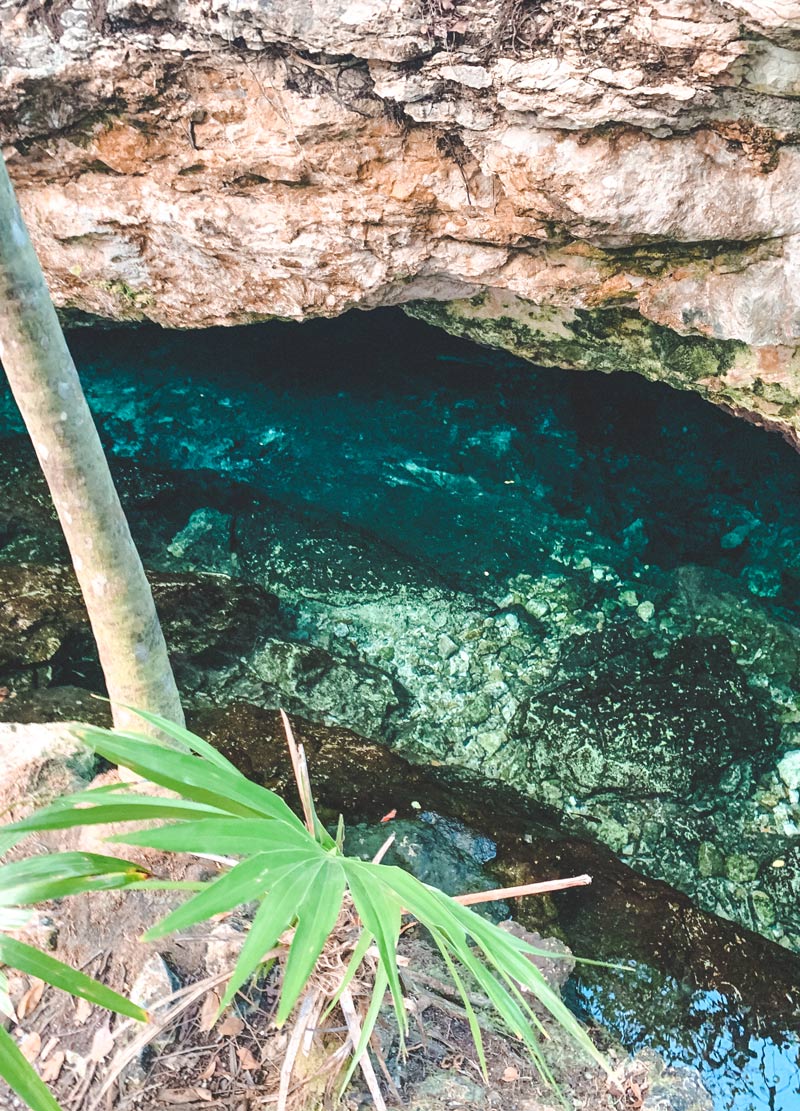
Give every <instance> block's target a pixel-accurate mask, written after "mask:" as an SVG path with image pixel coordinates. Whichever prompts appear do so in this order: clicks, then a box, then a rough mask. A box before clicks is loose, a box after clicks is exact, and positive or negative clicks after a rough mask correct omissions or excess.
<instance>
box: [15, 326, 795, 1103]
mask: <svg viewBox="0 0 800 1111" xmlns="http://www.w3.org/2000/svg"><path fill="white" fill-rule="evenodd" d="M70 346H71V349H72V351H73V353H74V356H75V359H76V362H77V363H78V366H79V370H80V372H81V375H82V378H83V381H84V385H85V389H86V394H87V397H88V399H89V402H90V405H91V406H92V409H93V412H94V413H95V417H96V420H97V423H98V426H99V429H100V432H101V436H102V438H103V442H104V445H105V447H106V449H107V450H108V452H109V455H110V456H111V458H112V461H113V470H114V473H115V478H116V480H117V482H118V485H119V488H120V493H121V496H122V499H123V502H124V504H125V507H126V511H127V513H128V516H129V519H130V522H131V526H132V530H133V533H134V537H135V539H136V541H137V544H138V545H139V547H140V550H141V551H142V554H143V558H144V560H145V563H146V565H147V566H148V568H149V569H150V570H151V571H152V572H153V574H154V576H155V577H156V578H157V580H158V581H157V588H156V595H157V601H158V604H159V607H160V610H161V612H162V617H163V619H164V622H165V626H166V632H167V639H168V641H169V642H170V644H171V646H172V648H173V653H174V658H175V664H176V672H177V674H178V679H179V684H180V685H181V687H182V689H183V691H184V693H185V694H186V697H187V701H188V704H189V706H190V707H192V708H196V709H197V710H198V711H208V710H209V709H213V708H214V707H217V706H219V705H223V704H228V703H242V704H249V705H253V706H256V707H260V708H264V707H275V706H277V705H279V704H280V705H283V706H285V707H286V708H287V709H288V710H290V711H291V712H293V713H296V714H299V715H301V716H303V717H305V718H307V719H309V720H310V721H312V722H318V723H326V724H334V725H338V726H343V727H346V728H348V729H351V730H353V731H354V732H355V733H357V734H359V735H360V736H362V737H364V738H366V739H367V740H369V741H373V742H380V743H381V744H384V745H387V746H389V747H390V748H391V749H392V750H393V752H395V753H397V754H399V755H400V756H402V757H404V758H405V759H407V760H409V761H410V762H411V763H412V764H415V765H425V766H435V767H441V766H444V767H452V768H453V769H459V770H464V771H465V772H467V773H471V774H472V775H473V776H480V777H482V779H483V780H485V781H487V782H490V783H491V784H492V785H494V786H496V787H497V788H498V789H501V788H508V789H510V790H511V791H513V792H516V794H517V795H518V796H519V797H520V798H522V799H524V800H527V802H529V803H530V804H531V806H532V807H533V808H534V810H535V813H536V815H537V818H536V821H537V822H538V823H539V824H540V825H542V826H544V825H548V823H549V826H550V827H551V828H553V829H557V830H558V834H559V836H560V837H563V838H566V839H567V842H568V843H569V839H571V838H574V839H577V840H585V841H587V842H592V843H599V844H600V845H602V846H605V848H606V849H607V850H609V851H610V854H611V856H612V857H613V858H615V859H619V860H621V861H622V862H623V863H624V864H625V865H626V866H629V867H631V868H632V869H634V871H635V872H637V873H639V874H641V875H642V876H644V877H647V878H648V879H649V880H652V881H656V882H658V881H665V882H666V883H668V884H670V885H671V886H672V887H674V888H676V889H678V890H679V891H680V892H682V893H683V894H684V895H685V896H688V898H689V899H691V900H692V904H691V906H693V907H696V908H697V913H698V914H700V915H701V916H702V915H703V914H705V915H707V916H708V915H717V916H720V917H721V919H723V920H724V921H726V922H728V923H733V924H734V927H735V929H740V930H742V931H743V934H742V935H741V936H744V937H746V938H750V941H749V942H747V944H751V945H755V946H759V945H762V941H761V940H757V938H759V939H765V942H764V943H763V944H766V948H763V949H758V950H757V952H758V954H759V960H760V961H761V964H762V967H765V968H766V967H769V968H771V969H774V970H775V971H774V975H773V980H774V983H775V984H776V985H778V986H782V985H784V984H785V983H786V982H788V981H789V980H790V979H791V976H793V975H794V972H795V970H796V968H797V963H796V958H795V956H794V955H793V954H795V953H798V952H800V910H798V904H797V893H798V891H800V841H799V840H798V838H800V799H799V798H798V791H800V678H799V677H798V674H799V673H798V660H799V659H800V630H799V628H798V627H799V626H800V521H798V519H797V516H796V513H795V512H794V506H796V505H797V504H798V496H800V462H798V458H797V455H796V453H795V452H794V451H793V450H792V449H791V448H790V447H789V446H788V445H787V444H785V443H784V442H783V441H781V440H780V439H779V438H778V437H776V436H771V435H768V434H766V433H764V432H761V431H759V430H756V429H755V428H752V427H750V426H748V425H746V424H744V423H743V422H740V421H737V420H735V419H734V418H732V417H730V416H728V415H727V414H725V413H723V412H721V411H719V410H715V409H714V408H713V407H711V406H709V405H708V404H707V403H706V402H704V401H702V400H701V399H700V398H698V397H696V396H694V395H690V394H682V393H677V392H675V391H673V390H671V389H670V388H669V387H667V386H664V385H660V384H654V383H651V382H646V381H644V380H643V379H640V378H638V377H637V376H635V375H632V374H623V373H620V374H614V375H601V374H597V373H594V372H583V373H570V372H564V371H560V370H549V369H542V368H535V367H532V366H531V365H529V364H527V363H524V362H522V361H520V360H518V359H515V358H513V357H511V356H509V355H507V354H503V353H498V352H495V351H491V350H488V349H484V348H481V347H478V346H476V345H473V344H471V343H469V342H467V341H464V340H456V339H453V338H451V337H448V336H446V335H445V334H444V333H442V332H440V331H437V330H435V329H432V328H430V327H429V326H427V325H425V324H422V323H421V322H418V321H413V320H410V319H409V318H407V317H406V316H404V315H403V314H402V313H401V312H400V311H399V310H388V309H385V310H378V311H375V312H371V313H350V314H348V315H347V316H345V317H341V318H338V319H336V320H329V321H322V320H320V321H315V322H309V323H305V324H302V325H299V324H293V323H280V322H272V323H267V324H260V325H251V326H249V327H246V328H236V329H228V330H223V329H212V330H208V331H205V332H202V333H196V332H185V333H181V332H166V331H163V330H161V329H158V328H156V327H155V326H143V327H137V328H132V329H131V328H128V329H124V328H108V329H99V328H98V329H75V330H73V331H72V332H71V334H70ZM0 435H2V439H3V451H2V453H0V468H2V472H3V473H2V477H3V482H2V490H3V494H2V501H1V502H0V578H2V579H3V584H4V593H5V595H6V599H7V603H8V602H9V601H11V600H12V599H13V598H17V599H30V598H35V599H36V602H35V603H30V604H31V606H32V607H33V609H32V612H26V613H24V614H22V618H24V621H27V625H25V626H24V628H25V630H26V631H25V634H24V635H20V633H19V629H20V627H21V625H20V620H22V619H21V618H20V614H19V612H18V611H14V606H13V604H12V605H11V606H9V605H8V604H6V605H5V606H4V610H5V611H6V613H7V619H6V623H5V624H6V628H5V630H4V634H3V660H2V666H0V681H2V684H3V686H4V688H5V689H6V695H5V697H4V701H2V702H0V716H4V717H5V719H6V720H15V719H18V718H19V717H20V716H23V717H24V715H25V714H29V715H31V716H38V718H39V719H41V717H42V715H43V714H44V715H47V714H53V715H56V716H57V715H59V714H61V715H66V714H67V713H68V711H71V710H74V707H75V704H76V703H75V700H76V699H80V698H81V697H82V692H86V691H87V690H92V689H98V688H100V687H101V684H102V679H101V676H100V673H99V669H98V667H97V664H96V661H95V660H94V658H93V654H92V653H93V649H92V646H91V641H90V638H89V636H88V632H87V630H86V628H85V626H84V625H83V624H82V620H81V618H80V616H79V614H78V612H77V611H78V609H79V607H76V606H73V605H72V603H71V602H70V603H69V604H67V602H66V601H65V599H67V598H72V597H73V596H72V595H69V591H68V590H67V588H66V587H65V580H64V578H63V576H61V575H60V572H58V573H56V572H54V571H53V568H54V567H59V566H60V565H62V564H63V563H64V561H65V551H64V549H63V546H62V542H61V539H60V536H59V533H58V529H57V525H56V523H55V520H54V517H53V514H52V511H51V510H50V508H49V502H48V499H47V495H46V491H45V490H44V487H43V485H42V481H41V479H40V477H39V475H38V471H37V469H36V465H35V460H34V457H33V453H32V450H31V448H30V445H29V444H28V443H27V441H26V439H25V437H24V436H23V434H22V429H21V425H20V423H19V418H18V416H17V415H16V412H15V410H14V408H13V403H12V402H11V399H10V396H9V395H8V394H7V393H3V395H2V397H0ZM210 576H213V578H211V577H210ZM37 607H38V608H37ZM15 621H16V625H15V624H14V622H15ZM59 692H61V693H59ZM62 695H63V698H62V700H61V701H59V699H60V698H61V696H62ZM392 805H393V799H392V798H391V797H387V798H386V809H387V810H389V809H391V808H392ZM509 805H510V804H509ZM532 812H533V811H531V813H532ZM526 813H527V812H526ZM400 820H402V821H407V822H408V823H409V829H408V831H407V835H408V837H410V838H411V839H412V841H413V838H414V836H419V830H420V828H421V827H420V826H419V820H418V816H416V815H414V814H413V813H408V814H401V815H400ZM420 820H421V819H420ZM531 820H532V819H531ZM430 824H431V823H430V822H429V823H428V825H429V826H430ZM434 825H435V823H434ZM441 828H444V827H441ZM414 830H416V831H417V833H416V834H415V833H414ZM424 832H425V837H426V838H428V840H426V841H425V845H426V846H427V848H425V849H424V850H423V851H424V852H428V853H430V852H432V851H433V850H432V849H431V848H430V843H429V838H430V836H431V835H430V831H429V829H427V828H426V829H425V831H424ZM445 834H446V831H445ZM364 836H365V837H367V836H368V834H367V833H366V832H365V833H364ZM437 836H438V834H437ZM459 836H461V834H459ZM450 841H451V842H452V837H451V838H450ZM444 842H447V836H446V835H442V837H439V839H438V840H437V841H436V845H437V846H438V847H439V849H441V848H442V844H443V843H444ZM462 850H463V845H461V847H460V848H459V852H461V851H462ZM437 851H438V850H437ZM442 851H444V850H442ZM482 851H483V850H482ZM541 851H543V850H541ZM467 855H469V854H467ZM482 863H485V861H480V860H478V864H482ZM664 890H666V889H664ZM576 898H577V897H576ZM570 905H573V906H574V907H576V908H579V904H578V903H574V904H570ZM681 905H683V904H681ZM620 913H622V912H620ZM687 913H689V912H687ZM692 913H693V912H692ZM704 921H705V920H704ZM708 921H711V919H708ZM714 921H716V919H714ZM550 925H551V926H555V927H556V928H559V929H561V930H562V931H564V932H565V933H566V934H569V930H570V928H571V929H572V931H573V934H572V936H573V937H574V938H575V944H576V947H577V946H578V945H580V943H581V939H582V938H584V939H585V938H586V937H587V936H588V934H587V932H586V931H587V930H590V927H589V926H587V924H586V919H585V916H584V917H583V918H582V917H581V913H579V910H578V909H576V910H575V911H574V913H572V912H568V913H566V914H565V915H564V917H563V921H562V922H560V923H557V922H556V923H552V922H551V923H550ZM734 927H731V928H734ZM726 928H727V927H726ZM604 929H605V930H606V932H607V934H608V935H609V938H608V945H607V946H606V949H605V951H604V955H606V956H608V957H614V958H624V957H625V956H626V952H625V938H624V933H625V931H624V930H623V931H622V932H621V933H619V934H617V935H614V931H613V930H612V928H611V926H610V925H609V922H608V920H606V921H605V922H604ZM581 931H583V933H582V932H581ZM612 935H614V936H612ZM715 936H716V935H715ZM720 936H721V935H720ZM733 936H734V935H733V934H731V935H725V941H724V942H723V941H722V940H720V941H719V946H720V947H723V945H727V944H729V943H730V939H731V937H733ZM735 936H739V935H735ZM628 940H630V939H628ZM779 946H780V947H782V948H779ZM755 951H756V950H752V949H751V950H747V949H746V950H745V956H746V954H747V953H752V952H755ZM628 955H629V954H628ZM692 959H695V960H697V959H699V958H698V952H694V953H693V954H692ZM704 959H705V958H704ZM687 961H688V958H687ZM690 963H691V962H689V964H690ZM689 971H690V969H689V968H688V965H687V968H686V969H684V972H685V974H686V976H688V975H689ZM636 975H637V977H638V979H636V980H635V981H631V980H628V981H625V983H626V984H627V986H626V987H624V986H623V983H622V982H616V981H615V982H613V983H612V982H611V981H610V980H609V979H608V978H606V979H605V980H604V979H602V978H600V979H598V980H596V981H593V980H592V979H591V977H588V976H584V978H583V979H582V980H581V979H580V978H579V979H578V980H576V981H575V996H574V998H575V1002H576V1006H580V1007H582V1008H583V1009H584V1011H585V1012H586V1013H589V1014H593V1015H596V1016H598V1017H600V1018H602V1019H603V1021H606V1022H607V1023H609V1024H611V1025H612V1026H613V1027H614V1029H615V1030H616V1031H617V1033H618V1034H620V1036H622V1037H623V1040H624V1039H625V1038H627V1039H628V1042H629V1043H630V1044H645V1043H647V1042H648V1040H649V1043H650V1044H653V1045H655V1046H656V1047H657V1048H658V1049H659V1050H660V1051H661V1052H662V1053H665V1054H666V1055H667V1057H668V1058H670V1059H671V1060H673V1061H676V1062H690V1063H693V1064H695V1065H698V1064H699V1065H700V1067H701V1071H702V1073H703V1077H704V1079H705V1080H706V1082H707V1085H708V1087H709V1088H710V1090H711V1091H712V1094H713V1096H714V1100H715V1108H716V1111H723V1109H724V1111H734V1109H735V1111H751V1109H756V1108H761V1107H764V1108H766V1107H773V1108H778V1109H780V1111H789V1109H790V1108H791V1107H794V1106H796V1103H792V1102H791V1101H792V1100H796V1099H797V1098H798V1094H799V1092H800V1090H799V1089H798V1088H797V1080H796V1077H794V1078H792V1073H791V1067H790V1066H791V1063H792V1062H794V1063H795V1065H796V1054H797V1046H796V1043H795V1042H793V1041H792V1040H791V1038H790V1036H789V1035H788V1034H786V1033H785V1030H784V1027H785V1026H786V1025H787V1023H788V1019H787V1018H786V1015H787V1011H786V1005H785V1004H784V1003H781V1008H782V1009H777V1011H776V1004H775V996H773V995H769V996H765V998H764V999H762V1000H760V1004H761V1005H762V1010H764V1011H765V1012H766V1011H767V1010H770V1009H772V1010H773V1012H774V1013H773V1019H774V1020H775V1021H774V1023H773V1027H772V1028H770V1030H769V1031H767V1032H766V1033H763V1032H762V1031H760V1030H758V1029H754V1031H753V1036H752V1038H751V1039H750V1042H747V1044H746V1045H745V1044H737V1046H736V1052H735V1053H734V1052H733V1051H732V1050H731V1048H730V1046H732V1045H733V1044H734V1042H735V1039H736V1029H737V1023H740V1022H741V1021H743V1020H742V1018H741V1013H743V1012H742V1011H741V1007H744V1009H745V1010H746V1009H747V1007H746V1006H745V1005H744V1004H742V1002H741V1000H739V1001H738V1003H737V1007H740V1010H737V1009H736V1008H734V1007H732V1005H731V1004H730V1000H728V999H727V997H726V996H725V995H724V993H721V992H720V990H719V989H718V987H717V986H715V985H711V986H706V987H705V988H704V989H703V990H702V991H695V992H694V993H693V992H692V991H691V990H689V989H687V988H686V983H685V979H683V978H682V976H681V975H679V974H676V973H675V970H674V969H673V970H672V971H671V972H665V971H664V970H663V969H662V971H661V972H660V973H659V974H658V976H657V977H655V978H654V974H653V972H652V968H651V966H650V965H649V964H647V962H646V961H640V962H639V964H638V965H637V973H636ZM648 977H650V979H648ZM632 983H633V985H634V986H633V987H631V984H632ZM645 989H647V990H645ZM715 993H716V994H715ZM637 994H638V995H639V996H640V997H641V998H642V999H643V998H644V997H645V995H647V996H648V997H649V998H650V999H651V1000H652V999H653V998H655V999H657V1000H659V1001H660V1002H659V1005H660V1006H661V1011H660V1012H659V1013H658V1014H656V1013H655V1010H654V1007H653V1006H652V1004H651V1005H650V1007H649V1009H648V1010H647V1011H646V1012H645V1011H643V1010H641V1008H640V1010H639V1011H638V1012H637V1011H636V1009H635V1004H634V1002H632V1001H633V1000H635V999H636V997H637ZM778 994H780V992H779V993H778ZM783 995H786V992H785V991H784V992H783ZM677 1000H681V1001H682V1002H681V1003H680V1004H679V1003H678V1002H676V1001H677ZM789 1005H790V1006H791V1007H795V1006H796V1000H795V999H794V997H792V998H791V999H789ZM747 1006H751V1009H752V1007H754V1006H755V1004H747ZM631 1008H633V1009H631ZM776 1015H777V1017H776ZM643 1016H644V1017H643ZM637 1024H638V1025H637ZM676 1030H678V1031H680V1033H679V1034H676ZM653 1031H656V1032H657V1033H653ZM667 1031H669V1036H667V1033H666V1032H667ZM728 1043H730V1045H729V1044H728ZM731 1061H732V1062H733V1063H731ZM770 1070H771V1072H770ZM773 1074H774V1076H775V1077H776V1078H777V1079H775V1080H774V1081H772V1080H770V1081H769V1084H772V1085H773V1086H775V1085H777V1086H778V1087H777V1088H776V1090H779V1091H781V1092H782V1093H783V1095H781V1099H784V1096H785V1099H784V1102H782V1103H781V1102H775V1101H774V1100H773V1101H772V1102H769V1100H770V1099H771V1097H770V1095H769V1090H768V1089H769V1084H768V1083H767V1080H766V1079H764V1078H765V1077H768V1076H772V1075H773ZM757 1077H761V1078H762V1080H763V1083H762V1082H761V1080H757V1079H756V1078H757ZM765 1085H766V1087H765ZM747 1101H749V1102H747ZM787 1101H788V1102H787Z"/></svg>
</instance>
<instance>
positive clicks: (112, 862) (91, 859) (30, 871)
mask: <svg viewBox="0 0 800 1111" xmlns="http://www.w3.org/2000/svg"><path fill="white" fill-rule="evenodd" d="M147 875H148V873H147V872H146V871H145V870H144V869H143V868H142V867H141V866H140V865H138V864H131V863H130V861H128V860H120V859H119V858H118V857H115V856H99V855H98V854H97V853H78V852H73V853H52V854H50V855H48V856H33V857H29V858H28V859H27V860H17V861H14V862H13V863H11V864H3V865H2V866H0V907H18V906H30V905H32V904H33V903H39V902H42V901H44V900H47V899H60V898H62V897H63V896H65V895H75V894H77V893H78V892H81V891H107V890H109V889H112V888H117V887H127V886H129V885H130V884H132V883H136V882H137V881H138V880H142V879H145V878H146V876H147Z"/></svg>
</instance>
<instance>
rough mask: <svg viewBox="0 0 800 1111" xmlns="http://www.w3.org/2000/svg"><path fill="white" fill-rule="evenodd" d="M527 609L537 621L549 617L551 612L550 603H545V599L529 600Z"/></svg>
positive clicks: (526, 605) (526, 604)
mask: <svg viewBox="0 0 800 1111" xmlns="http://www.w3.org/2000/svg"><path fill="white" fill-rule="evenodd" d="M525 609H526V610H527V612H528V613H529V614H530V615H531V617H535V618H536V619H537V620H539V621H541V619H542V618H543V617H547V615H548V613H549V612H550V603H549V602H545V601H544V599H543V598H528V600H527V601H526V603H525Z"/></svg>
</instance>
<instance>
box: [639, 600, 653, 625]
mask: <svg viewBox="0 0 800 1111" xmlns="http://www.w3.org/2000/svg"><path fill="white" fill-rule="evenodd" d="M655 612H656V607H655V606H654V605H653V603H652V602H642V604H641V605H639V606H637V607H636V613H637V615H638V616H639V617H640V618H641V619H642V621H651V620H652V618H653V615H654V614H655Z"/></svg>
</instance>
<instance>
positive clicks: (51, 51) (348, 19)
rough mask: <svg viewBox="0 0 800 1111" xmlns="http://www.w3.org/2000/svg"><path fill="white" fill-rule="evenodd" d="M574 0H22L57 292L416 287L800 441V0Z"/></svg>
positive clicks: (501, 340) (581, 362) (14, 100)
mask: <svg viewBox="0 0 800 1111" xmlns="http://www.w3.org/2000/svg"><path fill="white" fill-rule="evenodd" d="M167 10H168V13H169V14H168V16H167V14H166V12H167ZM559 12H560V6H559V4H558V3H557V2H556V0H542V3H539V4H536V5H516V6H514V11H513V17H509V14H508V7H507V5H506V4H505V3H504V2H503V0H483V2H482V3H480V4H476V3H469V4H463V5H447V6H440V5H437V4H427V5H425V4H423V5H420V4H419V3H417V2H416V0H392V2H391V3H390V4H388V5H386V4H377V3H375V2H373V0H353V2H352V3H346V4H342V3H338V2H336V0H315V2H314V3H313V4H311V5H309V4H303V3H300V2H299V0H279V2H277V3H274V4H269V5H266V6H265V5H263V4H259V3H257V2H256V0H244V2H243V3H236V4H233V3H230V2H229V0H220V2H219V3H215V4H214V5H212V6H211V7H209V6H208V5H205V4H201V3H200V2H199V0H175V2H173V3H171V4H169V5H168V6H167V7H166V8H165V7H164V5H162V4H161V3H159V2H156V0H145V2H139V0H136V2H134V0H117V2H115V3H114V4H112V5H110V6H109V7H108V8H107V9H106V8H103V9H102V11H101V10H100V8H97V7H96V6H95V5H90V4H87V3H86V2H85V0H64V2H61V3H59V4H58V5H57V10H56V11H53V12H51V11H50V9H49V8H48V9H47V10H46V11H45V10H44V9H42V8H41V5H40V4H39V3H38V0H24V2H23V3H22V4H18V5H16V6H13V7H8V8H7V9H6V10H5V11H4V14H3V15H0V42H2V52H1V53H0V65H1V66H2V71H1V72H0V141H2V142H3V143H4V144H5V146H6V154H7V156H8V161H9V170H10V172H11V174H12V176H13V178H14V180H15V182H16V185H17V187H18V190H19V195H20V200H21V203H22V206H23V210H24V213H25V216H26V219H27V221H28V222H29V224H30V227H31V230H32V234H33V237H34V240H35V242H36V246H37V248H38V250H39V254H40V256H41V257H42V259H43V262H44V265H45V269H46V270H47V274H48V278H49V282H50V286H51V289H52V291H53V294H54V297H55V298H56V300H57V302H58V304H59V305H60V306H61V307H62V308H65V309H68V310H74V311H76V312H78V313H81V314H85V313H90V314H94V315H98V316H101V317H106V318H112V319H121V320H140V319H143V318H148V319H152V320H155V321H158V322H159V323H161V324H165V325H170V326H175V327H187V326H205V325H211V324H232V323H236V322H246V321H250V320H255V319H264V318H267V317H271V316H281V317H290V318H294V319H302V318H305V317H308V316H314V315H335V314H337V313H340V312H343V311H344V310H346V309H348V308H351V307H353V306H360V307H371V306H375V305H388V304H404V305H408V306H409V307H410V308H411V311H414V312H419V313H422V314H424V315H425V316H426V318H427V319H430V320H432V321H434V322H436V323H438V324H440V325H442V326H444V327H447V328H450V329H451V330H453V331H458V332H464V333H466V334H469V335H471V336H473V337H474V338H476V339H478V340H480V341H482V342H486V343H491V344H497V345H500V346H502V347H506V348H508V349H510V350H513V351H516V352H518V353H520V354H522V355H525V356H526V357H528V358H530V359H533V360H536V361H539V362H542V363H546V364H549V365H557V366H565V367H577V368H586V367H594V368H597V369H601V370H617V369H629V370H635V371H638V372H640V373H643V374H645V375H647V376H648V377H653V378H659V379H664V380H666V381H668V382H670V383H671V384H672V385H674V386H677V387H680V388H684V389H692V390H696V391H698V392H699V393H701V394H702V395H703V396H705V397H707V398H709V399H710V400H711V401H714V402H716V403H717V404H720V405H723V406H725V407H726V408H728V409H730V410H731V411H733V412H736V413H739V414H741V415H742V416H745V417H746V418H747V419H749V420H753V421H755V422H756V423H758V424H761V425H763V426H765V427H769V428H774V429H778V430H780V431H781V432H783V433H784V435H786V436H787V437H788V438H789V439H790V440H792V441H793V442H797V440H798V434H799V430H800V356H798V354H797V351H798V344H800V327H799V326H798V319H800V280H798V278H799V277H800V213H799V212H798V206H797V203H796V196H795V193H796V189H795V183H796V181H797V174H798V164H799V163H800V153H798V152H799V151H800V147H798V145H797V136H798V135H800V96H798V90H800V62H799V61H798V59H799V58H800V51H798V49H797V39H796V36H797V31H798V27H800V17H798V14H797V5H796V4H793V3H789V2H788V0H787V2H786V3H780V4H772V5H764V4H757V3H744V2H742V3H738V4H733V3H725V4H715V3H712V2H711V0H699V2H690V0H669V2H667V0H648V3H646V4H644V5H641V4H638V3H634V2H633V0H614V2H613V3H609V4H605V5H603V7H602V9H601V10H598V9H597V6H596V5H592V4H588V3H582V2H579V3H575V4H573V5H572V6H571V9H570V12H571V14H570V19H569V20H564V19H563V18H560V15H559Z"/></svg>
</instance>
